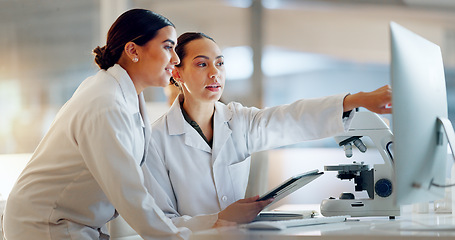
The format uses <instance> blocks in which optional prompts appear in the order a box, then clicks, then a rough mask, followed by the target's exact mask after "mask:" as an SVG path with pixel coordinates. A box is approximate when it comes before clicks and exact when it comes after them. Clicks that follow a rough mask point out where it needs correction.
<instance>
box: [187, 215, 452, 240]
mask: <svg viewBox="0 0 455 240" xmlns="http://www.w3.org/2000/svg"><path fill="white" fill-rule="evenodd" d="M443 228H444V229H443ZM447 228H449V229H448V230H447ZM436 238H437V239H438V240H441V239H442V240H445V239H451V240H453V239H455V215H452V214H439V213H434V212H431V211H430V212H429V213H426V214H417V213H412V212H411V211H409V212H406V211H403V213H402V216H399V217H397V218H396V219H395V220H389V218H388V217H361V218H351V219H350V221H347V222H342V223H331V224H321V225H313V226H304V227H295V228H289V229H286V230H282V231H274V230H247V229H243V228H239V227H226V228H218V229H211V230H207V231H201V232H196V233H194V234H193V237H192V240H209V239H217V240H225V239H236V240H243V239H248V240H253V239H263V240H268V239H270V240H272V239H273V240H277V239H286V240H288V239H312V240H335V239H336V240H360V239H362V240H365V239H368V240H379V239H381V240H383V239H387V240H404V239H406V240H407V239H414V240H415V239H425V240H431V239H436Z"/></svg>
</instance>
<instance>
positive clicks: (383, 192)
mask: <svg viewBox="0 0 455 240" xmlns="http://www.w3.org/2000/svg"><path fill="white" fill-rule="evenodd" d="M374 190H375V192H376V194H378V196H380V197H383V198H385V197H388V196H390V195H391V194H392V182H391V181H390V180H389V179H386V178H382V179H379V180H378V181H377V182H376V184H375V185H374Z"/></svg>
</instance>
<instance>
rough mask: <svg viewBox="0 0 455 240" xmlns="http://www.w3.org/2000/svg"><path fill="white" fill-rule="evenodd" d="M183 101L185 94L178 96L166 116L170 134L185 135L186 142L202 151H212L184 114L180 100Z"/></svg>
mask: <svg viewBox="0 0 455 240" xmlns="http://www.w3.org/2000/svg"><path fill="white" fill-rule="evenodd" d="M181 101H183V94H180V95H179V96H178V97H176V99H175V101H174V103H173V104H172V106H171V109H170V110H169V112H168V114H167V117H166V124H167V128H168V131H169V132H168V133H169V135H171V136H172V135H182V134H184V135H185V144H186V145H188V146H190V147H194V148H197V149H200V150H202V151H205V152H208V153H211V152H212V149H211V148H210V146H209V145H208V144H207V143H206V142H205V141H204V139H202V137H201V136H200V135H199V133H198V132H197V131H196V130H195V129H194V128H193V127H192V126H191V125H190V124H189V123H188V122H186V120H185V118H184V117H183V114H182V109H181V108H180V102H181Z"/></svg>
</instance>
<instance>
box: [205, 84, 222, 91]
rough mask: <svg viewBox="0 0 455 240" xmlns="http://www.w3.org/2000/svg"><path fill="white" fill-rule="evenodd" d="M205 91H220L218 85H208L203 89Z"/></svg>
mask: <svg viewBox="0 0 455 240" xmlns="http://www.w3.org/2000/svg"><path fill="white" fill-rule="evenodd" d="M205 88H206V89H207V90H209V91H212V92H217V91H219V90H220V89H221V86H220V85H209V86H207V87H205Z"/></svg>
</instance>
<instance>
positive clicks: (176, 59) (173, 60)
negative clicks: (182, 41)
mask: <svg viewBox="0 0 455 240" xmlns="http://www.w3.org/2000/svg"><path fill="white" fill-rule="evenodd" d="M179 63H180V58H179V56H178V55H177V53H176V52H175V51H172V56H171V64H172V65H179Z"/></svg>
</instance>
